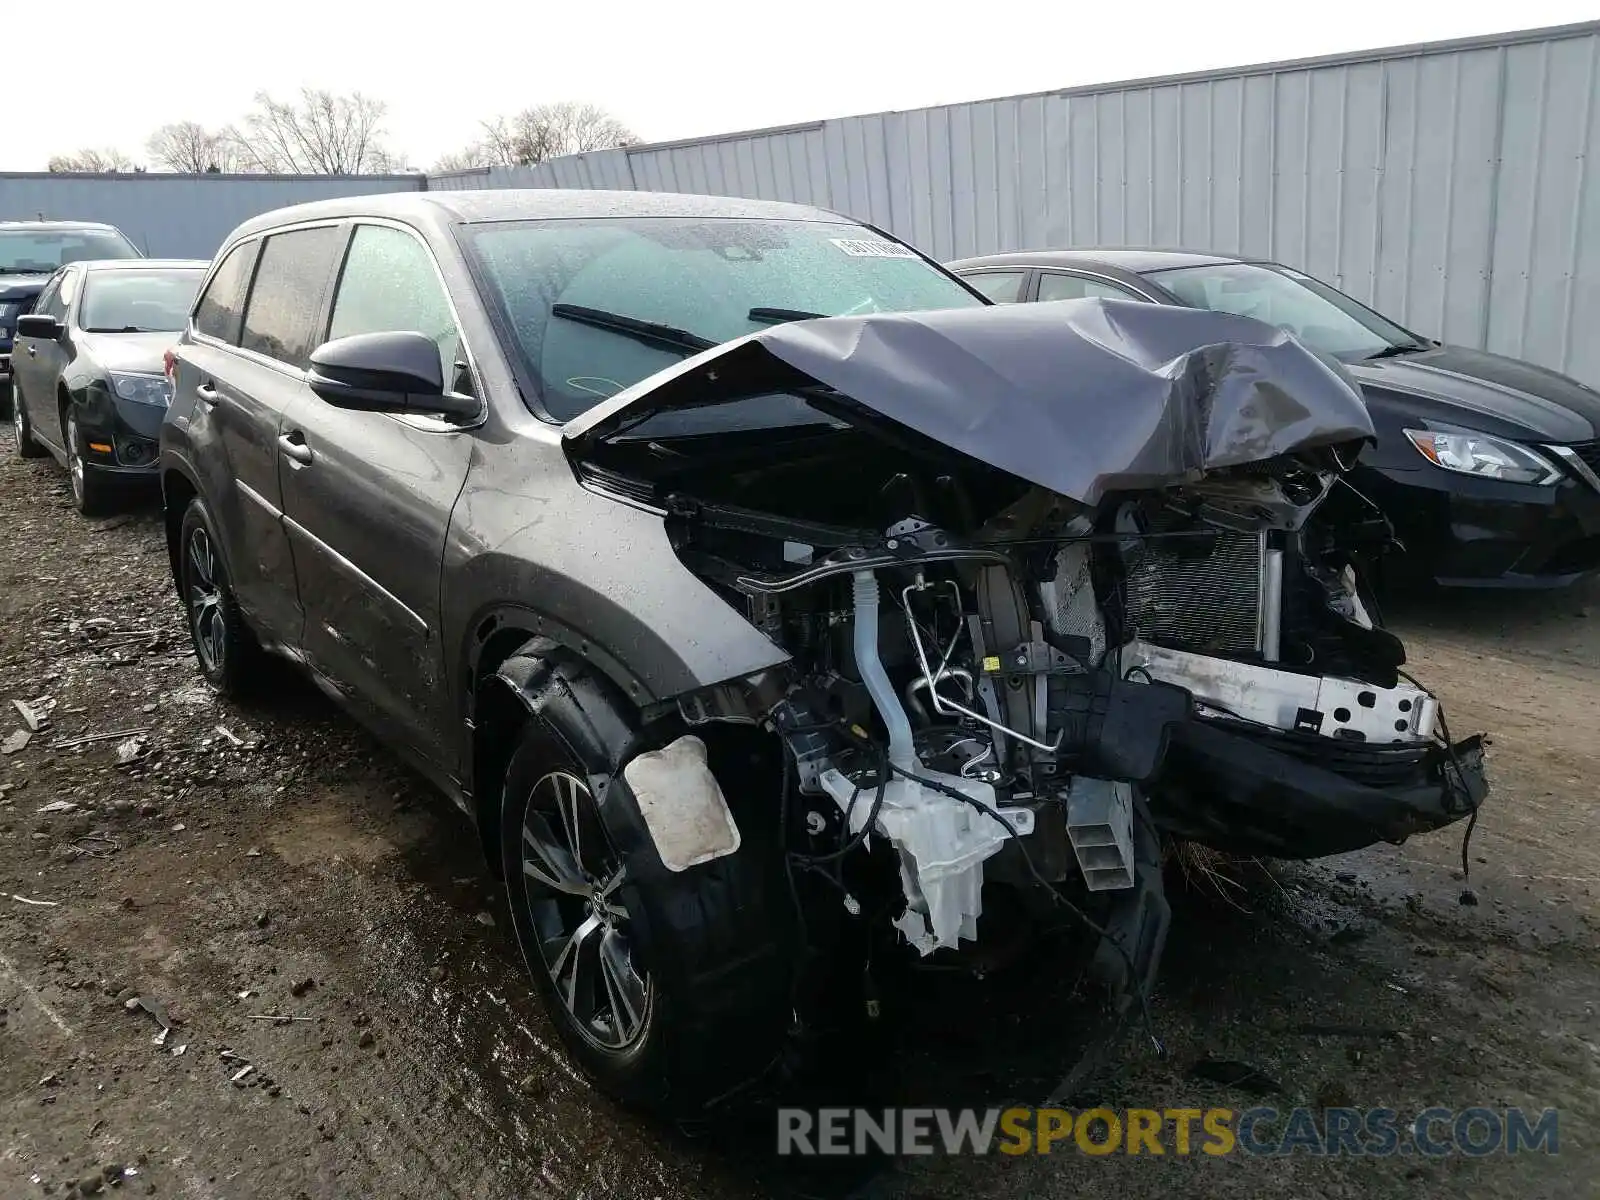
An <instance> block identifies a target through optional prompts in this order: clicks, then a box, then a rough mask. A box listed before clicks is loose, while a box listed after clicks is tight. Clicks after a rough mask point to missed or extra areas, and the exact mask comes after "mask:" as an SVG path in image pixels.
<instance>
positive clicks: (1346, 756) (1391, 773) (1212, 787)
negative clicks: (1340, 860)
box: [1150, 721, 1489, 858]
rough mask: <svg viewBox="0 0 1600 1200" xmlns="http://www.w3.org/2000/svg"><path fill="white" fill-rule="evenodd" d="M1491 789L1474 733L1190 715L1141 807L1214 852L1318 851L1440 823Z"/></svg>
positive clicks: (1317, 854) (1273, 854) (1401, 836)
mask: <svg viewBox="0 0 1600 1200" xmlns="http://www.w3.org/2000/svg"><path fill="white" fill-rule="evenodd" d="M1488 791H1489V784H1488V779H1487V777H1486V775H1485V773H1484V764H1483V744H1482V739H1481V738H1478V737H1471V738H1467V739H1465V740H1463V741H1460V742H1457V743H1456V744H1455V745H1454V746H1451V747H1448V748H1447V747H1443V746H1436V745H1433V744H1431V743H1430V744H1428V745H1425V746H1378V745H1373V744H1370V743H1365V742H1345V741H1341V740H1339V739H1335V738H1328V737H1322V736H1320V735H1316V734H1297V733H1281V732H1278V731H1276V730H1260V729H1258V728H1256V727H1251V726H1244V725H1241V724H1238V723H1233V722H1216V721H1191V722H1188V723H1186V724H1184V725H1181V726H1178V727H1176V728H1175V729H1174V731H1173V740H1172V745H1171V749H1170V751H1169V754H1168V757H1167V761H1166V764H1165V767H1164V769H1163V772H1162V776H1161V779H1160V781H1159V783H1158V785H1157V786H1156V787H1155V788H1153V789H1152V791H1151V795H1150V810H1151V813H1152V815H1153V816H1154V817H1155V821H1156V824H1157V825H1158V826H1159V827H1160V828H1161V829H1162V831H1163V832H1165V833H1168V834H1170V835H1172V836H1175V837H1182V838H1186V839H1188V840H1190V841H1195V842H1200V843H1202V844H1204V845H1207V846H1211V847H1213V848H1214V849H1217V850H1223V851H1227V852H1229V853H1234V854H1250V855H1260V856H1263V857H1268V858H1322V857H1324V856H1326V855H1329V854H1343V853H1344V852H1346V851H1349V850H1359V849H1361V848H1362V847H1364V846H1371V845H1374V844H1375V843H1377V842H1401V841H1404V840H1405V839H1406V838H1408V837H1410V836H1411V835H1412V834H1415V833H1423V832H1426V831H1428V830H1431V829H1440V828H1443V827H1444V826H1446V825H1449V824H1452V823H1454V822H1456V821H1459V820H1460V819H1461V818H1463V817H1465V816H1467V815H1469V814H1470V813H1472V812H1474V811H1476V809H1477V808H1478V806H1479V805H1480V804H1482V803H1483V799H1484V797H1485V796H1486V795H1487V794H1488Z"/></svg>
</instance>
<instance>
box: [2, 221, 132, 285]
mask: <svg viewBox="0 0 1600 1200" xmlns="http://www.w3.org/2000/svg"><path fill="white" fill-rule="evenodd" d="M138 257H139V252H138V251H137V250H136V249H134V247H133V243H132V242H130V241H128V239H127V238H125V237H123V236H122V235H121V234H120V233H118V232H117V231H116V230H114V229H29V230H16V229H0V274H4V275H49V274H50V273H51V272H53V271H54V270H55V269H56V268H57V267H59V266H61V265H62V264H63V263H73V262H85V261H87V260H89V259H96V258H138Z"/></svg>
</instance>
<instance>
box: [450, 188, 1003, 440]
mask: <svg viewBox="0 0 1600 1200" xmlns="http://www.w3.org/2000/svg"><path fill="white" fill-rule="evenodd" d="M465 234H466V242H467V244H468V247H469V249H470V252H471V253H472V255H473V257H474V258H476V260H477V262H478V264H479V266H480V267H481V270H482V275H483V276H484V278H485V279H486V280H487V282H488V285H489V289H488V290H489V292H490V297H489V299H490V301H491V303H492V304H494V305H495V306H496V307H498V308H499V309H500V312H501V316H502V317H503V319H504V321H505V324H506V326H507V327H508V328H509V329H510V330H511V332H512V335H513V338H514V341H515V344H514V346H513V347H512V349H513V351H514V352H515V353H516V354H518V355H519V356H520V357H521V359H522V362H523V365H524V366H525V367H526V369H527V372H528V374H529V375H530V376H531V377H532V378H533V380H534V381H535V383H536V384H537V386H538V388H539V393H540V399H541V400H542V402H543V404H544V407H545V408H546V409H547V410H548V411H549V413H550V415H551V416H552V417H554V418H555V419H556V420H558V421H567V420H570V419H571V418H573V417H575V416H577V415H578V414H579V413H581V412H583V411H584V410H585V409H587V408H589V407H590V406H591V405H593V404H595V403H597V402H598V401H600V400H602V399H604V398H605V397H607V396H612V395H615V394H616V393H617V392H619V391H621V390H622V389H623V388H625V387H628V386H629V385H631V384H634V383H637V382H638V381H639V380H641V379H644V378H646V377H647V376H650V375H653V374H655V373H656V372H657V371H660V370H662V369H663V368H664V367H668V366H671V365H672V364H673V363H675V362H679V361H681V360H682V359H683V358H684V357H685V356H686V355H689V354H692V353H694V352H695V350H696V349H697V348H698V347H701V346H705V345H714V344H717V343H720V342H725V341H728V340H730V339H732V338H737V337H742V336H743V335H745V334H747V333H752V332H754V331H756V330H758V329H769V328H771V327H772V325H773V323H774V322H776V321H783V320H798V319H805V318H806V317H808V316H812V315H822V316H843V315H846V314H861V313H880V312H908V311H912V310H920V309H933V308H957V307H962V306H966V305H981V304H983V303H984V302H983V300H981V299H980V298H979V297H977V296H975V295H973V294H972V292H970V291H968V290H967V289H966V288H965V287H964V286H962V285H961V284H960V283H959V282H957V281H956V280H955V279H954V278H953V277H951V276H949V275H947V274H945V273H944V272H943V271H942V270H940V269H939V268H937V267H935V266H933V265H932V264H930V263H928V262H927V261H925V260H924V259H921V258H919V257H917V255H916V254H914V253H913V252H912V251H910V250H908V249H906V248H905V247H903V246H901V245H899V244H898V243H896V242H891V241H888V240H886V239H885V238H883V237H880V236H879V235H877V234H875V233H872V232H871V231H870V230H866V229H863V228H861V227H860V226H857V225H849V224H844V223H840V222H825V221H773V220H746V219H734V218H702V217H640V218H629V217H611V218H604V219H597V220H592V221H588V220H585V221H574V220H566V221H518V222H508V223H494V224H484V225H471V226H467V227H466V229H465Z"/></svg>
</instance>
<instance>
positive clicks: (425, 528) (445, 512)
mask: <svg viewBox="0 0 1600 1200" xmlns="http://www.w3.org/2000/svg"><path fill="white" fill-rule="evenodd" d="M396 330H404V331H414V332H419V333H423V334H425V335H427V336H428V337H430V338H432V339H433V340H434V341H435V342H436V343H438V345H439V353H440V356H441V359H442V362H441V365H442V367H443V368H444V378H445V379H446V380H450V381H452V382H453V384H454V387H455V389H456V390H457V391H461V392H466V393H468V394H471V393H472V392H473V390H474V384H473V382H472V376H471V371H470V369H469V368H467V367H466V365H465V364H466V361H467V355H466V351H465V348H464V347H463V346H462V342H461V335H460V332H459V330H460V322H459V320H458V319H457V316H456V314H455V311H454V308H453V306H452V304H451V302H450V299H449V296H448V294H447V292H446V289H445V285H444V282H443V279H442V277H441V275H440V273H439V270H438V266H437V264H436V263H435V261H434V258H433V253H432V251H431V250H430V249H429V248H428V246H427V245H426V243H425V242H424V241H423V240H422V238H421V237H420V236H419V235H418V234H416V233H415V232H414V231H412V230H410V229H409V228H406V227H404V226H401V225H397V224H389V223H383V222H376V221H374V222H360V223H357V224H356V225H355V227H354V230H353V231H352V234H351V237H350V241H349V245H348V248H347V251H346V254H345V257H344V262H343V266H342V269H341V271H340V273H339V280H338V284H337V287H336V290H335V294H334V298H333V301H332V304H331V305H330V312H329V318H328V323H327V330H326V336H327V337H328V339H330V340H331V339H333V338H340V337H347V336H350V335H353V334H359V333H379V332H386V331H396ZM280 441H281V446H280V465H279V472H280V475H281V477H282V480H283V505H284V523H285V525H286V527H287V529H288V531H289V536H290V540H291V543H292V545H293V547H294V558H295V569H296V574H297V575H298V578H299V581H300V600H301V604H302V606H303V607H304V609H305V642H304V647H305V653H306V657H307V659H308V661H309V662H310V663H311V665H312V666H313V667H314V668H315V669H316V670H317V671H319V672H320V673H321V674H323V675H324V676H326V677H327V678H329V679H330V680H332V681H333V682H334V683H335V684H337V685H338V687H339V688H340V690H341V691H342V692H343V693H344V694H345V696H346V697H347V698H348V699H349V700H351V701H353V702H354V703H356V704H357V705H359V706H360V707H361V708H362V709H363V710H365V715H366V716H367V718H368V720H369V722H370V723H371V724H373V725H374V726H375V727H377V728H379V729H380V730H381V731H382V732H383V733H384V734H385V735H386V736H388V737H391V738H393V739H395V740H397V741H398V742H399V743H400V744H401V745H404V746H407V747H409V748H411V749H412V750H413V751H415V752H416V753H418V754H420V755H421V756H422V757H423V758H426V759H428V760H431V761H432V762H434V763H435V764H438V765H441V766H445V767H449V766H452V765H453V756H447V755H446V754H445V748H446V747H447V746H448V745H449V744H450V743H449V741H447V738H446V735H447V732H448V731H449V730H450V729H451V728H452V727H453V725H454V723H455V719H456V718H455V712H454V708H453V706H451V705H450V704H449V703H448V697H447V692H446V688H445V684H444V681H445V678H446V676H445V656H444V650H443V647H442V646H441V643H440V637H439V634H440V620H439V613H440V569H441V564H442V561H443V557H444V542H445V533H446V530H447V529H448V528H449V524H450V514H451V510H452V509H453V508H454V506H455V502H456V498H457V496H459V495H460V493H461V488H462V486H463V484H464V483H465V481H466V476H467V467H468V464H469V462H470V460H471V457H472V453H473V445H474V435H473V434H472V433H471V432H470V431H469V430H468V429H466V428H463V427H462V426H461V425H457V424H452V423H448V422H445V421H442V420H438V419H436V418H432V417H423V416H412V415H405V416H397V415H390V414H384V413H372V412H356V411H351V410H348V409H341V408H335V407H333V406H332V405H330V404H328V403H326V402H325V401H323V400H321V399H320V398H318V397H317V396H316V395H315V394H314V393H313V392H312V391H311V390H310V388H309V387H301V388H300V389H298V391H297V398H296V400H295V402H294V403H293V404H292V405H291V406H290V407H289V408H288V410H287V412H286V415H285V421H284V426H283V429H282V437H281V439H280Z"/></svg>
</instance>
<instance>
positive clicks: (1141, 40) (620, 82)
mask: <svg viewBox="0 0 1600 1200" xmlns="http://www.w3.org/2000/svg"><path fill="white" fill-rule="evenodd" d="M71 12H72V24H73V26H74V28H75V30H76V32H75V33H74V34H73V35H72V42H71V47H70V51H68V52H65V53H63V54H62V55H60V56H57V55H54V54H50V53H44V54H24V53H20V52H16V53H8V54H7V55H6V66H5V71H4V74H5V81H6V92H7V94H8V95H9V96H10V97H11V98H12V101H13V104H18V105H20V106H19V107H14V108H13V109H12V117H11V120H10V121H9V122H8V125H9V136H7V137H6V138H4V139H0V170H4V171H39V170H43V169H44V168H45V165H46V162H47V160H48V159H49V158H50V156H51V155H52V154H56V153H64V152H71V151H75V150H78V149H81V148H83V147H86V146H93V147H107V146H113V147H117V148H120V149H122V150H124V151H127V152H128V153H130V154H132V155H133V156H134V157H135V159H136V160H139V161H143V160H144V158H145V142H146V139H147V138H148V137H149V134H150V133H151V131H153V130H154V129H155V128H157V127H158V126H160V125H162V124H165V123H168V122H172V121H180V120H195V121H199V122H200V123H201V124H203V125H206V126H208V127H209V126H219V125H223V124H226V123H228V122H230V121H236V120H237V119H238V118H239V117H240V116H241V115H242V114H243V113H244V112H245V111H247V110H248V109H249V107H250V106H251V100H252V97H253V95H254V94H255V93H256V92H258V91H263V90H265V91H267V92H270V93H272V94H273V95H275V96H278V97H280V98H286V97H289V96H291V95H293V94H294V93H296V92H297V91H298V90H299V89H300V88H302V87H315V88H328V89H332V90H335V91H340V92H353V91H359V92H361V93H363V94H365V95H368V96H372V97H374V98H377V99H379V100H382V101H383V102H384V103H385V104H386V105H387V113H386V116H385V129H386V132H387V134H388V142H389V144H390V146H391V147H392V148H393V149H394V150H396V151H397V152H398V153H399V154H400V156H401V158H402V160H403V161H404V162H405V163H407V164H408V165H410V166H415V167H419V168H423V169H426V168H427V167H429V166H431V165H432V164H433V163H434V161H435V160H436V159H437V158H438V157H439V156H440V155H441V154H443V153H445V152H447V151H450V150H454V149H457V148H459V147H461V146H463V145H466V144H467V143H470V142H471V141H473V140H474V138H475V136H476V134H477V131H478V129H479V123H480V122H481V121H482V120H484V119H485V118H489V117H493V116H495V115H497V114H502V113H511V112H515V111H517V110H519V109H522V108H526V107H528V106H530V105H533V104H541V103H546V102H550V101H557V100H581V101H589V102H593V103H596V104H599V105H602V106H604V107H605V108H607V109H609V110H610V111H612V112H613V113H614V114H615V115H616V116H618V117H619V118H620V119H621V120H622V121H623V122H625V123H626V124H627V125H629V126H630V127H631V128H632V129H634V130H635V131H636V132H637V133H638V134H639V135H640V136H641V137H643V138H644V139H645V140H646V141H663V140H668V139H675V138H685V137H698V136H702V135H706V134H714V133H726V132H732V131H735V130H741V129H756V128H761V127H763V126H769V125H781V124H787V123H791V122H800V121H810V120H816V119H819V118H824V117H837V116H846V115H849V114H852V113H867V112H878V111H883V110H887V109H908V108H919V107H922V106H924V105H931V104H943V103H950V102H954V101H961V100H975V99H980V98H984V97H992V96H1007V95H1014V94H1016V93H1020V92H1037V91H1049V90H1052V89H1056V88H1063V87H1073V86H1077V85H1081V84H1093V83H1106V82H1111V81H1115V80H1120V79H1131V78H1138V77H1142V76H1149V75H1162V74H1170V73H1173V72H1178V71H1193V70H1204V69H1209V68H1215V67H1227V66H1239V65H1244V64H1248V63H1259V62H1268V61H1275V60H1279V59H1286V58H1301V57H1307V56H1310V55H1318V54H1331V53H1337V52H1341V51H1348V50H1359V49H1368V48H1372V47H1377V46H1393V45H1401V44H1406V43H1411V42H1422V41H1432V40H1436V39H1442V38H1452V37H1465V36H1470V35H1473V34H1480V33H1493V32H1500V31H1503V30H1506V29H1510V28H1524V29H1526V28H1534V27H1538V26H1545V25H1559V24H1566V23H1568V22H1573V21H1582V20H1588V19H1592V18H1595V17H1597V16H1600V11H1597V6H1596V4H1595V3H1594V0H1588V2H1587V3H1582V2H1577V0H1521V2H1520V3H1518V4H1515V5H1510V4H1506V3H1504V2H1503V0H1502V2H1499V3H1483V2H1482V0H1460V2H1456V3H1449V2H1445V0H1409V2H1406V3H1396V2H1395V0H1341V2H1340V3H1337V4H1315V5H1306V4H1291V3H1286V2H1285V0H1277V2H1276V3H1258V2H1255V0H1210V2H1208V3H1195V2H1193V0H1188V2H1179V3H1173V2H1171V0H1143V2H1139V3H1128V2H1121V3H1116V2H1112V3H1103V2H1102V3H1084V2H1083V0H1053V2H1043V3H1041V2H1023V0H979V2H978V3H972V2H971V0H967V2H964V3H945V2H943V0H939V2H932V3H920V4H911V3H905V2H888V0H853V2H848V3H845V2H840V0H805V2H804V3H773V2H771V0H765V2H762V0H740V2H738V3H733V2H730V0H604V2H600V3H595V2H590V3H565V2H555V3H552V2H551V0H544V2H542V3H539V2H535V3H529V2H528V0H522V2H520V3H519V2H515V0H471V2H470V3H464V4H439V3H431V4H429V3H417V2H415V0H413V3H410V4H407V5H398V4H397V5H386V6H379V5H376V4H373V3H372V2H371V0H367V2H365V3H358V2H357V0H273V2H272V3H271V4H268V5H256V4H241V3H239V0H232V3H229V2H227V0H223V2H222V3H218V2H217V0H79V2H78V3H74V4H73V5H71ZM27 24H28V22H27V21H26V20H23V19H20V18H13V19H12V20H10V21H8V22H7V27H8V33H13V34H14V33H18V32H19V31H21V30H24V29H25V27H26V25H27ZM48 40H49V39H48V38H47V41H46V44H48ZM12 49H13V51H19V50H20V47H19V46H18V45H13V46H12ZM23 98H26V100H25V101H24V100H23ZM23 113H27V114H28V115H29V116H30V117H33V116H36V115H37V116H38V117H40V118H43V119H42V120H38V121H34V120H29V121H27V122H26V123H24V122H23V121H21V120H19V117H20V116H21V115H22V114H23Z"/></svg>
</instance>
